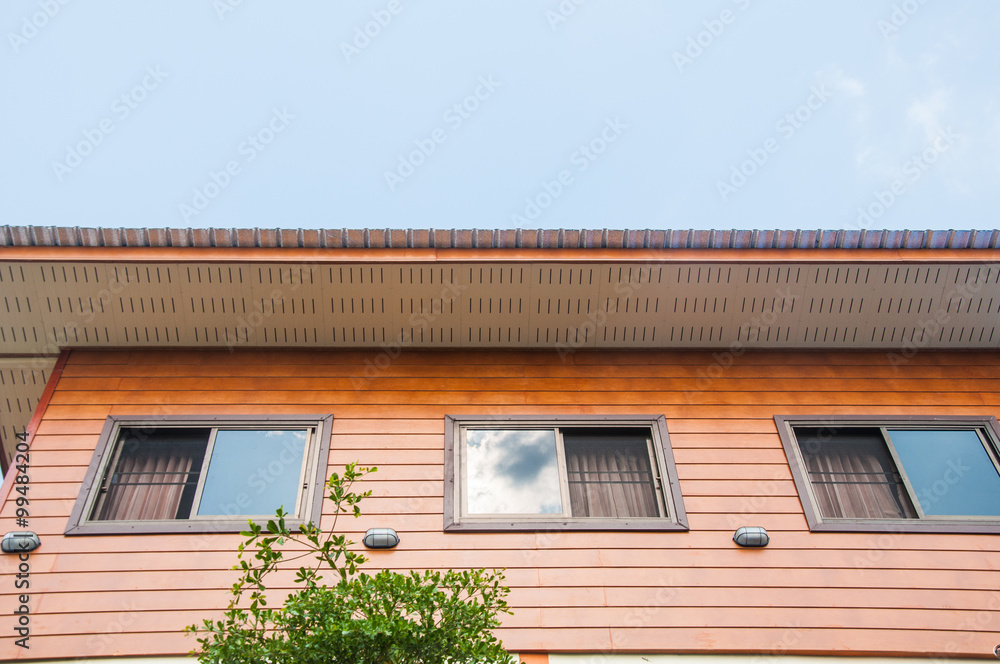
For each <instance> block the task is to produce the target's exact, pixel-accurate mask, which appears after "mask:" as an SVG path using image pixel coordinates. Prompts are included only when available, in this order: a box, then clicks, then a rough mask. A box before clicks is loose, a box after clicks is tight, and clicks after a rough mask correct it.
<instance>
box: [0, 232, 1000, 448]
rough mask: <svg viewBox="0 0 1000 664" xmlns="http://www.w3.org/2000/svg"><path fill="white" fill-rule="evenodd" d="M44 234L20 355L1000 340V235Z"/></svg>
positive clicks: (31, 261) (36, 251)
mask: <svg viewBox="0 0 1000 664" xmlns="http://www.w3.org/2000/svg"><path fill="white" fill-rule="evenodd" d="M44 230H45V229H41V230H39V229H29V230H28V231H23V229H21V230H19V231H18V233H16V234H15V233H12V232H11V230H10V228H7V229H6V232H5V233H0V238H6V239H5V240H4V241H3V242H0V356H6V357H8V358H11V357H14V358H21V359H20V360H10V359H8V363H10V362H14V361H21V362H27V361H28V360H29V359H30V358H38V357H45V356H51V355H53V354H55V353H58V351H59V350H60V349H62V348H68V347H72V348H82V347H88V348H119V347H161V348H162V347H203V348H240V347H247V348H278V347H298V348H376V349H377V348H384V347H393V348H397V347H407V348H519V349H549V350H556V351H562V352H565V351H568V350H577V349H604V348H613V349H652V348H687V349H694V348H700V349H713V348H731V347H740V348H747V349H749V348H772V349H773V348H797V349H886V350H888V349H909V348H934V349H997V348H1000V329H998V328H1000V249H998V248H997V246H996V245H997V237H998V234H997V233H996V232H980V233H975V232H963V233H961V234H956V232H949V233H948V234H947V235H945V232H940V233H935V232H931V233H924V234H921V235H919V236H916V235H914V236H910V235H905V236H904V235H902V234H898V233H896V234H891V235H890V234H888V232H885V233H883V234H882V235H881V236H879V237H875V238H874V239H872V238H873V236H868V235H863V234H858V233H857V232H855V233H853V234H847V233H846V232H843V231H841V232H837V233H835V234H833V235H830V234H829V233H828V232H825V231H819V232H810V233H813V235H808V236H807V235H802V232H796V235H795V236H792V235H791V233H792V232H779V231H776V232H768V234H767V235H766V237H764V236H761V235H756V234H755V235H747V236H745V237H744V236H741V235H738V234H737V232H736V231H732V232H729V231H727V232H725V233H723V234H721V235H719V236H715V235H714V233H715V232H710V233H712V234H711V235H704V234H702V235H695V234H694V232H690V233H689V234H687V235H685V238H686V239H685V240H684V244H685V245H686V246H683V247H679V246H673V243H674V242H675V241H676V240H677V238H676V237H675V236H673V235H672V234H670V233H671V232H665V231H656V232H655V233H656V235H650V233H651V232H650V231H646V232H639V231H632V232H629V231H614V232H612V233H618V235H616V236H609V235H608V233H609V232H608V231H603V232H596V231H580V232H577V233H576V235H574V236H572V237H570V240H575V243H574V242H573V241H569V242H567V236H566V235H565V234H564V235H561V236H558V235H553V233H554V232H548V231H546V232H541V231H525V232H524V233H532V234H533V235H532V236H531V237H532V238H534V240H535V245H536V246H523V244H524V242H523V240H524V237H525V236H524V235H518V236H516V237H514V236H510V235H509V232H507V233H508V234H507V235H496V234H492V233H491V236H490V237H491V238H492V239H491V241H490V242H485V241H483V242H482V244H483V245H485V246H477V245H479V244H480V241H481V240H482V239H483V238H481V237H480V235H479V234H480V233H482V232H481V231H461V232H451V233H450V235H448V240H447V241H445V239H443V238H439V240H438V241H437V242H436V244H437V245H441V246H435V241H434V238H435V237H436V236H435V232H434V231H431V232H427V233H425V234H424V235H423V236H420V238H417V239H418V240H419V241H415V240H414V237H415V236H413V235H412V232H403V231H385V232H382V231H379V232H374V231H365V232H364V233H363V234H362V235H361V236H360V237H361V239H363V240H364V242H363V243H362V244H363V245H365V246H358V245H357V244H355V245H354V246H353V247H350V246H348V247H345V246H343V245H341V246H338V247H332V248H331V247H330V246H318V245H319V244H324V243H327V240H330V239H331V238H335V237H336V235H334V234H333V232H332V231H308V233H314V234H315V235H314V236H306V235H305V233H306V232H304V231H298V232H296V234H295V238H297V239H296V241H294V242H293V241H291V240H289V241H288V242H287V244H289V245H291V246H273V243H277V244H285V243H283V242H282V240H281V239H280V238H281V234H282V233H289V232H288V231H274V232H271V235H269V236H267V237H265V236H264V235H261V231H260V230H256V231H253V232H249V233H250V236H252V237H254V238H255V240H254V241H253V242H251V243H249V244H250V246H233V245H234V244H236V245H239V244H240V241H239V238H240V237H241V235H240V234H243V236H244V237H246V233H248V232H245V231H232V232H231V233H230V232H228V231H227V232H226V233H229V235H225V236H220V235H219V233H220V232H217V231H211V233H208V232H205V231H197V233H199V235H198V236H197V237H196V236H195V234H194V233H195V231H190V230H189V231H187V232H186V233H185V234H184V235H178V237H177V239H178V241H179V240H180V238H181V237H184V238H187V239H188V240H190V241H191V243H190V244H188V243H187V242H186V241H185V243H184V244H185V246H176V245H175V244H173V240H172V239H170V238H172V237H173V235H172V234H173V231H163V232H161V231H149V230H145V229H144V230H143V232H144V233H145V234H146V235H145V236H142V235H139V236H136V235H135V233H134V232H132V231H125V230H122V231H120V232H119V233H117V234H115V233H112V234H110V235H109V234H107V233H104V232H103V231H102V233H103V234H94V233H92V232H91V231H93V229H86V230H87V231H88V233H91V234H90V235H87V236H85V235H84V234H82V233H81V232H80V231H81V229H51V230H50V231H48V232H43V231H44ZM73 230H75V231H76V233H71V232H70V231H73ZM151 233H153V234H154V235H155V234H156V233H160V234H161V235H162V237H160V239H159V240H157V241H155V242H154V241H153V240H152V239H151V238H153V235H150V234H151ZM206 233H207V234H206ZM212 233H214V235H213V234H212ZM323 233H327V234H328V235H327V236H323V235H322V234H323ZM357 233H358V232H357V231H350V232H348V231H343V232H342V233H341V234H340V238H341V239H345V238H346V240H348V242H347V245H350V242H349V240H350V238H351V237H354V236H356V235H357ZM399 233H403V236H402V239H401V240H400V242H401V244H402V246H399V247H395V246H391V245H392V241H393V240H392V238H393V237H396V234H399ZM440 233H447V232H445V231H441V232H440ZM456 233H462V235H456ZM470 233H471V235H470ZM560 233H565V232H563V231H560ZM596 233H601V234H602V235H600V236H598V235H594V234H596ZM630 233H631V234H630ZM782 233H784V235H783V234H782ZM130 234H131V235H130ZM351 234H353V235H351ZM372 234H374V235H375V236H376V237H381V238H382V239H383V240H384V241H385V242H386V243H387V244H388V245H390V246H388V247H386V246H382V247H378V246H372V242H371V237H372ZM15 235H16V237H15ZM323 237H326V240H323V241H322V242H321V240H322V238H323ZM609 237H610V240H611V241H609ZM88 238H89V239H88ZM130 238H131V242H132V244H138V245H139V246H123V245H128V244H129V241H130ZM213 238H214V239H213ZM595 238H597V239H595ZM599 238H603V239H600V240H599V241H598V239H599ZM714 238H721V239H719V243H718V244H716V239H714ZM740 238H742V239H740ZM154 239H155V238H154ZM227 239H228V240H229V243H228V244H227V242H225V240H227ZM640 239H641V241H640ZM70 240H72V241H70ZM220 240H222V241H221V242H220ZM515 240H518V241H517V242H515ZM508 241H509V242H508ZM616 241H617V242H619V243H618V244H616V243H615V242H616ZM504 242H508V245H510V246H505V245H504ZM269 243H272V244H270V245H269ZM658 243H659V244H664V245H669V246H666V247H665V248H664V247H663V246H656V245H657V244H658ZM845 243H846V245H851V243H853V244H854V246H855V247H867V246H869V245H872V244H875V245H876V246H877V247H879V248H853V249H848V248H844V246H845ZM518 244H520V245H522V246H517V245H518ZM528 244H529V245H530V242H529V243H528ZM560 244H561V245H562V246H556V245H560ZM567 244H568V245H569V246H566V245H567ZM754 244H756V245H758V246H751V245H754ZM313 245H315V246H313ZM710 245H714V246H710ZM760 245H763V246H760ZM949 245H950V246H951V248H948V246H949ZM816 247H821V248H816ZM822 247H826V248H822ZM935 247H936V248H935ZM35 363H36V364H37V363H38V361H37V360H35ZM43 374H44V370H43ZM24 376H26V377H25V380H24V381H23V382H25V384H27V383H28V382H30V381H29V380H28V377H30V378H31V380H32V381H34V382H33V383H32V384H37V383H39V382H42V381H39V379H38V376H36V375H34V374H32V375H31V376H28V375H27V374H24ZM0 389H4V391H5V392H6V394H7V396H9V395H10V394H11V393H12V390H9V389H7V388H0ZM18 389H19V390H20V392H25V394H27V392H31V389H29V388H27V387H26V386H20V387H19V388H18ZM20 392H19V395H20ZM37 392H38V393H39V394H40V392H41V386H39V387H38V388H37ZM30 396H31V395H27V396H26V397H25V398H27V399H28V401H29V402H30ZM0 403H3V400H2V399H0ZM7 410H8V411H10V410H11V409H9V408H8V409H7ZM6 416H7V419H8V420H13V419H17V418H16V417H15V416H14V415H13V414H12V413H11V412H7V414H6ZM28 417H30V413H28ZM21 419H23V423H24V424H26V423H27V419H26V418H24V417H23V416H22V417H21ZM7 437H8V436H5V438H7Z"/></svg>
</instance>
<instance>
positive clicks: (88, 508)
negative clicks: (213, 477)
mask: <svg viewBox="0 0 1000 664" xmlns="http://www.w3.org/2000/svg"><path fill="white" fill-rule="evenodd" d="M142 427H146V428H150V427H169V428H184V429H188V428H205V429H211V430H212V431H211V433H210V435H209V438H210V440H209V444H208V446H207V447H206V451H205V460H204V465H203V467H202V471H201V472H200V474H199V479H198V489H197V493H196V496H195V502H194V504H193V505H192V508H191V509H192V513H194V512H196V511H197V509H198V501H199V500H200V497H201V493H202V489H203V488H204V483H205V477H206V476H207V474H208V472H207V471H208V463H209V459H210V456H209V455H210V454H211V442H212V441H214V440H215V436H216V433H217V431H218V430H219V429H230V430H231V429H249V430H267V429H313V430H314V433H313V435H312V436H310V440H309V441H308V442H307V445H306V449H305V452H304V457H303V464H302V468H301V469H300V473H301V475H300V479H301V481H302V485H303V487H304V491H300V492H299V494H298V498H297V501H296V502H297V506H296V509H297V513H295V514H294V515H293V516H292V517H290V518H286V523H287V524H288V525H289V527H291V528H292V529H295V528H297V527H298V526H299V525H301V524H305V523H308V522H310V521H313V522H318V521H319V518H320V514H321V512H322V507H323V496H324V487H325V485H326V472H327V464H328V460H329V456H330V438H331V435H332V432H333V415H252V416H240V415H234V416H228V415H219V416H200V415H199V416H191V417H188V416H184V415H152V416H143V415H111V416H109V417H108V419H107V420H106V421H105V423H104V428H103V430H102V431H101V436H100V439H99V440H98V443H97V447H96V449H95V450H94V456H93V457H92V458H91V461H90V465H89V466H88V468H87V474H86V475H85V476H84V479H83V484H82V486H81V489H80V493H79V495H78V496H77V499H76V503H75V504H74V506H73V511H72V513H71V514H70V518H69V523H68V524H67V526H66V530H65V532H64V534H66V535H122V534H158V533H238V532H241V531H244V530H246V529H247V521H248V519H254V520H256V521H266V520H267V518H268V517H273V516H274V515H273V514H271V515H253V516H245V515H234V516H232V517H221V518H220V517H219V516H217V515H212V516H196V515H194V514H193V515H192V516H191V517H190V518H188V519H170V520H134V521H125V520H115V521H99V520H93V519H91V518H90V515H91V514H92V512H93V510H94V505H95V503H96V501H97V497H98V495H99V493H100V491H101V487H102V485H103V478H104V476H105V474H106V473H107V472H108V469H109V468H112V467H113V463H114V460H115V459H116V458H117V456H118V452H119V449H120V445H119V435H120V432H121V430H122V429H127V428H142Z"/></svg>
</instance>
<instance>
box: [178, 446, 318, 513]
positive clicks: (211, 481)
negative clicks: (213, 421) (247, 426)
mask: <svg viewBox="0 0 1000 664" xmlns="http://www.w3.org/2000/svg"><path fill="white" fill-rule="evenodd" d="M307 437H308V431H307V430H305V429H296V430H272V431H244V430H233V429H222V430H219V432H218V433H217V434H216V437H215V447H213V448H212V458H211V459H210V460H209V463H208V470H207V471H206V472H207V475H206V477H205V488H204V489H203V491H202V495H201V503H200V504H199V507H198V514H199V515H200V516H206V515H227V516H237V515H238V516H253V515H258V516H260V515H271V514H274V511H275V510H276V509H278V507H279V506H282V507H284V509H285V511H286V512H289V513H294V512H295V507H296V505H295V503H296V500H297V498H298V495H299V489H300V488H301V485H300V483H299V482H300V477H301V472H302V459H303V456H304V450H305V445H306V438H307Z"/></svg>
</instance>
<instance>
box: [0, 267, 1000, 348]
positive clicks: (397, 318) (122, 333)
mask: <svg viewBox="0 0 1000 664" xmlns="http://www.w3.org/2000/svg"><path fill="white" fill-rule="evenodd" d="M0 314H2V316H0V354H39V353H42V354H45V353H53V352H57V350H58V349H59V348H60V347H67V346H69V347H116V346H206V347H240V346H249V347H279V346H295V347H379V346H384V345H387V344H400V345H402V346H411V347H421V348H429V347H472V348H476V347H516V348H560V347H562V348H565V347H573V348H661V347H682V348H683V347H686V348H694V347H698V348H711V347H724V346H730V345H732V344H734V343H737V344H742V345H744V346H746V347H763V348H779V347H788V348H901V347H907V346H909V345H914V346H916V347H920V348H997V347H998V346H1000V332H998V330H997V324H998V321H1000V267H998V266H995V265H990V264H982V265H960V264H945V263H940V264H926V263H924V264H920V265H905V264H903V265H901V264H874V263H857V264H836V265H817V264H782V265H780V266H776V265H767V264H758V265H747V264H738V263H732V264H718V263H713V264H707V263H706V264H685V265H677V264H671V265H653V266H650V265H641V266H640V265H632V266H629V265H614V264H597V263H594V264H578V265H567V264H541V263H539V264H517V265H510V264H508V265H502V264H495V265H492V266H490V265H480V264H475V265H472V264H449V265H434V266H428V265H400V264H385V263H380V264H371V265H356V264H355V265H345V266H338V265H334V266H329V265H326V266H297V265H296V266H288V265H285V266H282V265H259V264H249V263H246V264H227V265H209V264H163V263H160V264H130V265H128V266H123V265H120V264H119V265H112V264H94V263H14V262H0Z"/></svg>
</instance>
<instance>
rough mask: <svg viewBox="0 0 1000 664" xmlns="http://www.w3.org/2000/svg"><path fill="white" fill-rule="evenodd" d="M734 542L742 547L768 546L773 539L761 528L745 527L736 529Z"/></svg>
mask: <svg viewBox="0 0 1000 664" xmlns="http://www.w3.org/2000/svg"><path fill="white" fill-rule="evenodd" d="M733 541H734V542H736V543H737V544H739V545H740V546H747V547H753V546H767V543H768V542H770V541H771V538H770V537H769V536H768V534H767V531H766V530H764V529H763V528H761V527H760V526H743V527H741V528H737V529H736V534H734V535H733Z"/></svg>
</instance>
